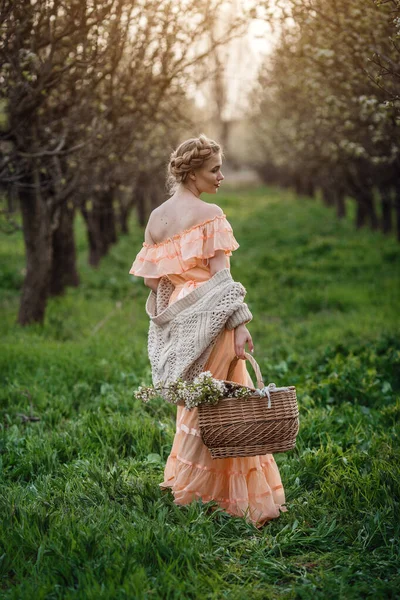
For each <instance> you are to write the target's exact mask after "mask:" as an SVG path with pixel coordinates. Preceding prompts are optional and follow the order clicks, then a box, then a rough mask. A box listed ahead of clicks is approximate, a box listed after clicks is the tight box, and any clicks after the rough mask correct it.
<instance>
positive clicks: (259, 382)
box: [226, 352, 264, 390]
mask: <svg viewBox="0 0 400 600" xmlns="http://www.w3.org/2000/svg"><path fill="white" fill-rule="evenodd" d="M244 355H245V357H246V358H247V359H248V360H249V362H250V364H251V366H252V367H253V370H254V373H255V374H256V378H257V387H258V389H260V390H261V389H262V388H263V387H264V382H263V380H262V375H261V370H260V367H259V366H258V363H257V361H256V359H255V358H254V356H252V355H251V354H249V353H248V352H245V353H244ZM238 360H239V357H238V356H235V358H233V359H232V361H231V364H230V365H229V369H228V375H227V378H226V379H227V381H231V377H232V374H233V370H234V368H235V366H236V363H237V361H238Z"/></svg>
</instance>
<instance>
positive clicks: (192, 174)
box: [190, 171, 196, 181]
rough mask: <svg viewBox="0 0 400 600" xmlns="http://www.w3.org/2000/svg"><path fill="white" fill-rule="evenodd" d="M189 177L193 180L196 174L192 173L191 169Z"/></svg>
mask: <svg viewBox="0 0 400 600" xmlns="http://www.w3.org/2000/svg"><path fill="white" fill-rule="evenodd" d="M190 179H193V181H194V180H195V179H196V175H195V174H194V173H193V171H190Z"/></svg>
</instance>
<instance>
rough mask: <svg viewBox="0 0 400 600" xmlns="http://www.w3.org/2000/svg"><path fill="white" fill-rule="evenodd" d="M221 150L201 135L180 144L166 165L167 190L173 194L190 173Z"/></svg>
mask: <svg viewBox="0 0 400 600" xmlns="http://www.w3.org/2000/svg"><path fill="white" fill-rule="evenodd" d="M217 152H221V154H222V149H221V146H220V145H219V144H217V142H214V140H211V139H210V138H208V137H207V136H205V135H204V134H203V133H201V134H200V135H199V137H197V138H190V139H189V140H186V141H185V142H182V144H180V145H179V146H178V148H177V149H176V150H175V151H174V152H172V154H171V156H170V159H169V163H168V176H167V189H168V191H169V192H171V193H173V192H174V191H175V189H176V187H177V185H178V184H179V183H181V182H185V181H186V179H187V176H188V174H189V173H190V171H194V170H195V169H200V168H201V167H202V166H203V165H204V163H205V162H206V160H208V159H209V158H210V157H211V156H212V155H213V154H216V153H217Z"/></svg>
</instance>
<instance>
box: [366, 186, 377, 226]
mask: <svg viewBox="0 0 400 600" xmlns="http://www.w3.org/2000/svg"><path fill="white" fill-rule="evenodd" d="M363 198H364V203H365V209H366V212H367V215H368V220H369V224H370V226H371V228H372V229H373V230H376V229H379V219H378V215H377V214H376V209H375V202H374V196H373V193H372V189H369V188H368V189H367V188H366V189H364V191H363Z"/></svg>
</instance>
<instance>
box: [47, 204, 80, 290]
mask: <svg viewBox="0 0 400 600" xmlns="http://www.w3.org/2000/svg"><path fill="white" fill-rule="evenodd" d="M74 216H75V209H74V207H73V206H68V205H67V204H64V205H62V206H61V207H60V215H59V223H58V227H57V228H56V229H55V230H54V231H53V238H52V242H53V261H52V269H51V275H50V288H49V291H50V294H51V295H52V296H59V295H61V294H63V293H64V290H65V288H66V287H67V286H73V287H77V286H78V285H79V275H78V271H77V269H76V250H75V236H74Z"/></svg>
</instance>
